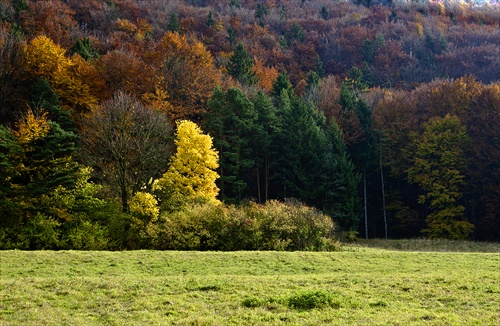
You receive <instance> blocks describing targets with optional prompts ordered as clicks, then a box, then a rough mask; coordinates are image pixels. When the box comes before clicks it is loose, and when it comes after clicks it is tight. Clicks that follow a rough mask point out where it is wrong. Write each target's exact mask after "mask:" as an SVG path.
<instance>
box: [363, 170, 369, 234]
mask: <svg viewBox="0 0 500 326" xmlns="http://www.w3.org/2000/svg"><path fill="white" fill-rule="evenodd" d="M363 201H364V206H365V238H366V239H368V207H367V205H366V172H363Z"/></svg>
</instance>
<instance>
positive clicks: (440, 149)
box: [407, 115, 474, 239]
mask: <svg viewBox="0 0 500 326" xmlns="http://www.w3.org/2000/svg"><path fill="white" fill-rule="evenodd" d="M468 140H469V137H468V135H467V130H466V128H465V127H464V126H463V125H462V123H461V122H460V120H459V119H458V118H457V117H455V116H450V115H446V116H445V117H444V118H439V117H435V118H431V119H430V120H429V121H428V122H427V123H424V125H423V134H422V135H416V134H414V135H413V140H412V142H413V151H414V156H413V157H414V158H413V164H412V166H411V167H410V168H408V169H407V173H408V179H409V181H410V182H414V183H417V184H418V185H419V186H420V187H421V188H422V190H423V191H424V192H425V194H424V195H422V196H420V199H419V202H420V203H421V204H423V203H425V202H426V201H428V202H429V208H430V209H431V213H430V214H429V215H427V218H426V221H427V229H425V230H423V232H424V233H426V234H427V235H428V236H429V237H430V238H437V239H467V238H468V237H469V235H470V234H471V232H472V231H473V229H474V226H473V225H472V224H471V223H469V222H468V221H466V220H465V216H464V211H465V208H464V206H462V205H460V204H459V200H460V198H461V197H462V193H461V191H460V187H461V186H462V185H463V184H464V176H463V174H462V173H461V170H463V169H464V168H465V165H466V159H465V154H464V147H465V145H466V144H467V142H468Z"/></svg>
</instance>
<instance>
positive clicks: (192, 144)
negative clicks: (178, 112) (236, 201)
mask: <svg viewBox="0 0 500 326" xmlns="http://www.w3.org/2000/svg"><path fill="white" fill-rule="evenodd" d="M175 144H176V146H177V152H176V153H175V155H174V156H173V158H172V160H171V162H170V167H169V169H168V171H167V172H166V173H165V174H164V175H163V177H162V178H160V179H158V180H157V181H156V182H155V190H156V191H159V192H160V193H162V195H164V197H167V198H172V197H173V198H175V199H174V200H181V201H185V202H191V201H202V202H212V203H216V202H218V201H217V199H216V197H217V194H218V193H219V188H217V186H216V184H215V181H216V180H217V178H218V177H219V174H218V173H217V172H216V171H215V170H216V169H217V168H218V167H219V162H218V160H219V155H218V153H217V151H216V150H215V149H214V148H213V145H212V137H211V136H210V135H206V134H203V131H202V130H201V129H200V127H198V126H197V125H196V124H195V123H194V122H192V121H188V120H182V121H179V122H178V123H177V133H176V140H175ZM181 204H182V203H181Z"/></svg>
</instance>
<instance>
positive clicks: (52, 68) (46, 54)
mask: <svg viewBox="0 0 500 326" xmlns="http://www.w3.org/2000/svg"><path fill="white" fill-rule="evenodd" d="M65 53H66V50H65V49H63V48H62V47H60V46H58V45H56V44H55V43H54V42H53V41H52V40H51V39H49V38H48V37H46V36H38V37H36V38H34V39H33V40H31V41H30V43H29V44H28V45H27V46H26V47H25V48H24V68H25V70H26V72H27V74H28V76H27V79H28V80H29V79H31V80H33V79H34V80H37V79H38V78H44V79H46V80H47V81H48V82H49V83H50V86H52V87H53V88H54V90H55V92H56V94H57V95H58V97H59V100H60V101H61V105H62V107H63V108H65V109H72V110H74V111H76V112H81V111H83V112H87V111H88V110H90V108H91V107H92V106H94V105H95V104H97V98H96V97H95V96H94V95H93V93H92V90H91V88H90V87H89V85H88V84H86V83H84V82H83V76H81V73H80V71H79V70H78V69H77V68H78V67H77V66H76V65H75V63H74V62H73V61H72V60H71V59H70V58H68V57H66V56H65Z"/></svg>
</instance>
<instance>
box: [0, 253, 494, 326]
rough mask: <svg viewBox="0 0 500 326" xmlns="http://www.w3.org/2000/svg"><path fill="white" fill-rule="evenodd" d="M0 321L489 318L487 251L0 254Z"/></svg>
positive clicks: (442, 321)
mask: <svg viewBox="0 0 500 326" xmlns="http://www.w3.org/2000/svg"><path fill="white" fill-rule="evenodd" d="M0 276H1V277H0V324H1V325H102V324H109V325H131V324H141V325H346V324H351V325H499V324H500V316H499V311H500V310H499V308H500V284H499V279H500V255H499V254H498V253H449V252H448V253H443V252H401V251H388V250H381V249H374V248H366V247H347V248H345V249H344V250H343V251H341V252H328V253H327V252H320V253H318V252H224V253H222V252H174V251H165V252H160V251H129V252H77V251H59V252H52V251H38V252H24V251H3V252H0Z"/></svg>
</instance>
